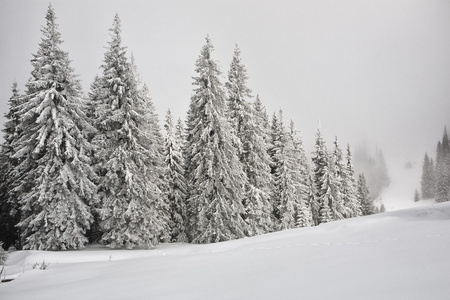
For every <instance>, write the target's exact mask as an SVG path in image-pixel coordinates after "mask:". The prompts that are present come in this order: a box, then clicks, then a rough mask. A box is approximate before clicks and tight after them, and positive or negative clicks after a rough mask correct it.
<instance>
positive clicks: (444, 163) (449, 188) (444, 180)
mask: <svg viewBox="0 0 450 300" xmlns="http://www.w3.org/2000/svg"><path fill="white" fill-rule="evenodd" d="M449 200H450V144H449V139H448V134H447V128H445V129H444V134H443V136H442V142H439V143H438V146H437V151H436V202H445V201H449Z"/></svg>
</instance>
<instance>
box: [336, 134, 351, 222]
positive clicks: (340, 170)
mask: <svg viewBox="0 0 450 300" xmlns="http://www.w3.org/2000/svg"><path fill="white" fill-rule="evenodd" d="M333 145H334V147H333V153H332V154H331V166H332V168H333V175H334V176H333V177H334V178H335V182H336V183H335V184H336V187H335V188H336V195H337V196H336V199H335V201H334V209H335V210H336V211H338V212H339V214H340V215H341V216H342V217H343V218H345V217H347V216H348V215H349V214H350V211H349V208H348V207H346V206H345V200H344V197H345V195H344V194H343V193H344V186H345V185H346V182H345V181H347V180H348V178H347V174H346V168H345V164H344V157H343V154H342V149H341V147H340V145H339V141H338V138H337V136H336V137H335V139H334V143H333ZM345 191H347V190H345Z"/></svg>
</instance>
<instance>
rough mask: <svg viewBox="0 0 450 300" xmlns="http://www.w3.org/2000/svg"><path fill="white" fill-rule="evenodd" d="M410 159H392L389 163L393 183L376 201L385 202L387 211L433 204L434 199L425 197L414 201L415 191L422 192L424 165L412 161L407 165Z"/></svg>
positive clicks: (378, 202)
mask: <svg viewBox="0 0 450 300" xmlns="http://www.w3.org/2000/svg"><path fill="white" fill-rule="evenodd" d="M407 162H408V160H402V159H397V160H392V161H389V163H388V169H389V176H390V179H391V183H390V185H389V187H388V188H387V189H385V190H384V191H383V192H382V193H381V197H380V198H379V199H377V200H376V201H375V203H376V205H377V206H380V203H381V202H382V203H384V206H385V208H386V211H393V210H399V209H405V208H410V207H420V206H424V205H425V206H426V205H431V204H433V203H435V202H434V200H433V199H424V200H420V201H419V202H414V192H415V190H416V189H417V191H418V192H419V193H420V179H421V178H420V177H421V175H422V165H421V164H419V163H417V162H415V161H414V162H412V163H411V166H409V167H406V164H407Z"/></svg>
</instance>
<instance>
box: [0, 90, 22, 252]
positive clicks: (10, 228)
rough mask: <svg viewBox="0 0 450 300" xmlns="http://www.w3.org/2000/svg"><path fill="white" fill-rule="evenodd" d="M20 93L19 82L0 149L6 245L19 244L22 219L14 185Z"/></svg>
mask: <svg viewBox="0 0 450 300" xmlns="http://www.w3.org/2000/svg"><path fill="white" fill-rule="evenodd" d="M20 99H21V97H20V95H19V91H18V89H17V82H14V83H13V85H12V96H11V98H9V101H8V105H9V111H8V113H6V114H5V118H6V122H5V123H4V128H3V140H4V142H3V144H2V146H1V149H0V169H1V170H2V172H1V173H0V219H1V220H2V221H1V222H0V236H1V237H2V241H3V242H4V246H5V247H6V248H8V247H9V246H11V245H16V246H18V242H19V240H20V239H19V231H18V228H17V227H16V225H17V224H18V223H19V221H20V210H19V203H18V202H17V196H18V195H17V193H16V192H15V191H14V187H15V186H16V185H17V183H18V178H16V177H17V176H16V174H15V172H14V169H15V167H16V166H17V165H18V164H19V161H18V160H17V159H15V158H13V155H14V149H13V146H12V145H13V144H14V141H15V140H16V139H17V137H18V135H19V131H18V126H19V124H20V115H19V114H18V113H17V111H18V108H19V106H20V104H21V102H20ZM16 180H17V181H16Z"/></svg>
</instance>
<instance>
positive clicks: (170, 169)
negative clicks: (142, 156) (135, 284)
mask: <svg viewBox="0 0 450 300" xmlns="http://www.w3.org/2000/svg"><path fill="white" fill-rule="evenodd" d="M164 128H165V130H166V137H165V140H164V162H165V167H166V169H165V173H164V180H165V181H166V183H167V197H168V200H169V204H170V222H169V226H170V233H171V241H172V242H187V241H188V239H187V236H186V226H185V223H186V204H185V201H186V194H187V186H186V180H185V177H184V166H183V157H182V153H181V143H182V140H181V135H182V133H181V132H180V129H181V128H180V126H179V125H178V126H177V127H175V126H174V122H173V117H172V113H171V112H170V110H168V111H167V114H166V122H165V124H164Z"/></svg>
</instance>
